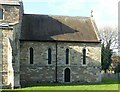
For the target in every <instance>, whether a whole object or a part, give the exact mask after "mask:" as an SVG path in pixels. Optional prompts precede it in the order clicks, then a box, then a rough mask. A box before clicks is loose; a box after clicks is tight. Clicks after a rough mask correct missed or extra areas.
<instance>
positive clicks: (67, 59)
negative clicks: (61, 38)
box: [66, 49, 69, 64]
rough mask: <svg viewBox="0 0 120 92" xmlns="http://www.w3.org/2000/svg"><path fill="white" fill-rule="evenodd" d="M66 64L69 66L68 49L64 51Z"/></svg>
mask: <svg viewBox="0 0 120 92" xmlns="http://www.w3.org/2000/svg"><path fill="white" fill-rule="evenodd" d="M66 64H69V49H66Z"/></svg>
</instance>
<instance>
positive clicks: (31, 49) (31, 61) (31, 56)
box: [30, 48, 33, 64]
mask: <svg viewBox="0 0 120 92" xmlns="http://www.w3.org/2000/svg"><path fill="white" fill-rule="evenodd" d="M30 64H33V48H30Z"/></svg>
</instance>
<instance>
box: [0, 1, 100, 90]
mask: <svg viewBox="0 0 120 92" xmlns="http://www.w3.org/2000/svg"><path fill="white" fill-rule="evenodd" d="M100 70H101V42H100V38H99V32H98V29H97V26H96V23H95V21H94V19H93V16H90V17H81V16H58V15H41V14H24V9H23V3H22V1H21V0H0V84H1V85H0V86H1V87H3V88H14V87H22V86H25V85H27V84H31V83H32V84H36V83H79V84H80V83H98V82H101V73H100Z"/></svg>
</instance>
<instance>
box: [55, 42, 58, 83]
mask: <svg viewBox="0 0 120 92" xmlns="http://www.w3.org/2000/svg"><path fill="white" fill-rule="evenodd" d="M55 68H56V83H57V82H58V81H57V41H56V67H55Z"/></svg>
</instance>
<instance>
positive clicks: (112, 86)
mask: <svg viewBox="0 0 120 92" xmlns="http://www.w3.org/2000/svg"><path fill="white" fill-rule="evenodd" d="M14 90H16V91H17V90H118V80H117V79H103V80H102V82H101V83H96V84H37V85H33V84H30V85H28V87H26V88H18V89H14Z"/></svg>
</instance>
